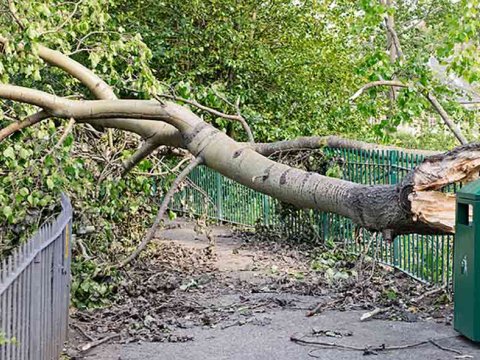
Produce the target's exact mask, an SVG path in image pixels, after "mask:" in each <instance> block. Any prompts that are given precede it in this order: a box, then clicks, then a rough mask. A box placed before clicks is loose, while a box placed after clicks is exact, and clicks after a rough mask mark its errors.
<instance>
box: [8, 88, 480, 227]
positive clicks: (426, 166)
mask: <svg viewBox="0 0 480 360" xmlns="http://www.w3.org/2000/svg"><path fill="white" fill-rule="evenodd" d="M0 97H1V98H5V99H10V100H14V101H22V102H25V103H29V104H32V105H36V106H39V107H41V108H42V109H43V110H44V111H46V112H47V113H48V114H50V115H52V116H56V117H59V118H65V119H70V118H74V119H76V120H77V121H78V122H86V123H90V124H93V125H100V126H102V127H113V128H118V129H122V130H126V131H131V132H136V133H138V134H140V135H142V136H143V135H144V134H145V131H146V130H145V129H149V128H155V126H156V124H161V122H164V123H167V124H169V125H170V127H171V128H175V129H176V130H175V131H176V132H178V133H179V134H180V135H181V143H182V146H183V147H184V148H186V149H187V150H188V151H189V152H190V153H191V154H192V155H194V156H195V157H198V158H200V159H202V161H203V162H204V163H205V164H206V165H207V166H208V167H210V168H212V169H214V170H216V171H218V172H220V173H221V174H223V175H225V176H227V177H229V178H231V179H232V180H235V181H237V182H239V183H241V184H243V185H245V186H247V187H249V188H252V189H254V190H257V191H260V192H262V193H265V194H268V195H270V196H272V197H274V198H277V199H279V200H281V201H284V202H287V203H290V204H292V205H295V206H297V207H299V208H311V209H318V210H321V211H326V212H332V213H335V214H339V215H342V216H346V217H348V218H351V219H352V220H353V221H354V222H355V223H356V224H358V225H359V226H362V227H365V228H367V229H369V230H372V231H383V230H388V231H389V233H391V234H392V235H396V234H403V233H421V234H440V233H452V232H453V231H454V229H453V219H454V213H453V211H447V212H445V213H442V212H441V211H439V210H443V209H445V208H448V209H451V200H452V198H451V197H448V196H446V195H442V194H441V193H440V192H438V190H440V189H441V188H442V187H443V186H445V185H447V184H449V183H452V182H459V181H469V180H471V179H472V178H473V177H475V176H476V175H477V174H478V171H479V168H480V152H479V151H480V147H479V146H478V145H469V146H464V147H460V148H458V149H456V150H454V151H452V152H449V153H446V154H440V155H434V156H431V157H429V158H427V160H425V161H424V163H422V164H421V165H420V166H418V167H417V168H416V169H414V170H412V171H411V172H410V174H409V175H408V176H407V177H406V178H405V179H404V180H403V181H402V182H401V183H400V184H397V185H375V186H368V185H360V184H355V183H352V182H348V181H344V180H340V179H335V178H330V177H326V176H322V175H319V174H316V173H311V172H306V171H303V170H299V169H295V168H292V167H290V166H287V165H284V164H280V163H277V162H275V161H273V160H271V159H268V158H267V157H265V156H264V155H262V154H260V153H259V152H258V151H257V150H259V149H263V150H261V151H262V152H264V153H268V152H269V151H268V145H266V144H263V145H261V146H258V148H257V149H256V145H255V144H245V143H238V142H236V141H234V140H233V139H231V138H230V137H228V136H227V135H225V134H224V133H222V132H220V131H219V130H217V129H216V128H214V127H213V126H211V125H209V124H207V123H205V122H204V121H203V120H201V119H200V118H199V117H198V116H196V115H195V114H194V113H192V112H191V111H190V110H188V109H187V108H185V107H182V106H179V105H176V104H174V103H169V102H165V103H160V102H156V101H142V100H102V101H74V100H67V99H62V98H58V97H55V96H53V95H49V94H46V93H43V92H40V91H37V90H32V89H25V88H20V87H16V86H10V85H0ZM307 139H308V138H307ZM178 140H180V139H178ZM305 141H307V140H305ZM320 145H321V144H319V146H320ZM272 147H273V148H275V147H277V148H278V144H273V145H272ZM432 199H433V201H432ZM439 214H440V216H439Z"/></svg>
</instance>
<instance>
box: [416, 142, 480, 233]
mask: <svg viewBox="0 0 480 360" xmlns="http://www.w3.org/2000/svg"><path fill="white" fill-rule="evenodd" d="M479 172H480V146H479V145H478V144H473V145H468V146H466V147H462V148H457V149H456V150H453V151H451V152H449V153H446V154H442V155H435V156H432V157H430V158H427V159H425V161H424V162H423V163H422V164H420V165H419V166H418V167H417V168H416V169H415V170H414V176H413V191H412V193H411V194H410V195H409V197H408V198H409V200H410V202H411V211H412V213H413V216H414V220H415V221H421V222H423V223H427V224H431V225H432V226H434V227H437V228H439V229H442V230H444V231H445V232H447V233H452V234H453V233H455V194H445V193H442V192H440V191H435V190H441V189H442V188H443V187H445V186H447V185H449V184H453V183H468V182H471V181H473V180H476V179H478V178H479Z"/></svg>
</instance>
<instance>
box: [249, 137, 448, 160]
mask: <svg viewBox="0 0 480 360" xmlns="http://www.w3.org/2000/svg"><path fill="white" fill-rule="evenodd" d="M326 146H328V147H331V148H336V149H352V150H366V151H369V150H396V151H402V152H404V153H406V154H413V155H421V156H430V155H435V154H438V153H440V152H439V151H432V150H416V149H404V148H400V147H396V146H383V145H378V144H370V143H366V142H363V141H357V140H350V139H344V138H341V137H339V136H334V135H331V136H309V137H299V138H296V139H293V140H284V141H277V142H273V143H256V144H254V145H252V148H253V149H255V151H257V152H258V153H260V154H262V155H264V156H270V155H272V154H274V153H277V152H285V151H291V150H302V149H303V150H305V149H307V150H314V149H320V148H322V147H326Z"/></svg>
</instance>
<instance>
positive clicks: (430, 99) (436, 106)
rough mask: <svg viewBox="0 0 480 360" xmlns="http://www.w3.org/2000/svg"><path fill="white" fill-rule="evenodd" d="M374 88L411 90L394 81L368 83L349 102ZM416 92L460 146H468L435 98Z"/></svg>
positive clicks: (429, 93)
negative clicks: (423, 98) (436, 114)
mask: <svg viewBox="0 0 480 360" xmlns="http://www.w3.org/2000/svg"><path fill="white" fill-rule="evenodd" d="M376 86H390V87H401V88H411V87H410V86H409V85H406V84H404V83H402V82H400V81H394V80H390V81H389V80H383V81H373V82H371V83H368V84H366V85H364V86H362V87H361V88H360V89H359V90H358V91H357V92H356V93H355V94H353V95H352V97H350V101H354V100H356V99H357V98H358V97H359V96H360V95H362V94H363V93H364V92H365V90H367V89H370V88H373V87H376ZM416 91H417V92H420V93H421V94H422V95H423V96H424V97H425V98H426V99H427V100H428V102H429V103H430V104H431V105H432V107H433V109H434V110H435V111H436V112H437V113H438V114H439V115H440V117H441V118H442V120H443V122H444V123H445V125H447V127H448V128H449V129H450V131H452V132H453V134H454V135H455V137H456V138H457V140H458V141H459V142H460V144H462V145H466V144H468V141H467V139H466V138H465V136H463V134H462V132H461V131H460V129H459V128H458V127H457V125H456V124H455V123H454V122H453V120H452V119H451V118H450V116H449V115H448V113H447V112H446V111H445V109H444V108H443V106H442V105H441V104H440V103H439V102H438V100H437V98H436V97H435V96H434V95H433V94H432V93H431V92H423V91H418V90H416Z"/></svg>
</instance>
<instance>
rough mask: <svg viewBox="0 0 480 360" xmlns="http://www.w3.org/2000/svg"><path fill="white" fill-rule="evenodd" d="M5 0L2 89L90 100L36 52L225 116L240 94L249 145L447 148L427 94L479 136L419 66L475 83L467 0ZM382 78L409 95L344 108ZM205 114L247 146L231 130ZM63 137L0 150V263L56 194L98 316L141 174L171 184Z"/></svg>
mask: <svg viewBox="0 0 480 360" xmlns="http://www.w3.org/2000/svg"><path fill="white" fill-rule="evenodd" d="M13 3H14V5H13V6H14V8H13V9H12V8H9V6H10V7H11V4H9V2H7V1H2V2H1V5H2V12H1V13H0V29H1V30H0V35H1V36H5V37H7V36H8V37H9V42H8V43H7V44H6V45H4V46H2V47H1V49H0V81H1V82H2V83H15V84H17V85H23V86H31V87H35V88H37V89H42V90H46V91H48V92H51V93H55V94H57V95H59V96H74V97H77V98H85V99H90V98H91V94H89V92H88V91H87V90H85V89H84V88H83V87H82V86H81V85H80V84H79V82H78V81H77V80H74V79H72V78H71V77H70V76H68V75H67V74H65V73H64V72H62V71H60V70H58V69H55V68H54V67H50V66H46V64H45V62H44V61H42V60H41V59H39V57H38V56H37V51H38V46H39V44H43V45H45V46H49V47H51V48H54V49H58V50H61V51H63V52H65V53H67V54H71V56H72V58H74V59H75V60H77V61H79V62H80V63H83V64H85V65H88V66H89V67H90V68H92V69H93V70H94V71H95V72H96V73H98V74H100V75H101V76H102V77H103V78H104V79H106V81H107V83H109V84H110V85H112V86H115V88H116V89H118V92H119V93H118V95H119V96H122V97H127V98H128V97H131V98H133V97H135V98H147V97H150V95H151V94H153V93H162V92H173V93H174V94H175V95H177V96H180V97H184V98H190V99H195V100H197V101H198V102H201V103H202V104H205V105H207V106H209V107H212V108H216V109H220V110H223V111H225V112H232V110H234V109H232V107H231V106H230V105H228V104H227V103H226V102H225V101H224V100H222V98H224V97H225V98H226V99H227V100H228V101H230V102H232V103H235V102H236V101H237V99H238V100H239V105H240V109H241V111H242V114H243V116H245V118H246V119H247V121H248V123H249V124H250V125H251V127H252V130H253V131H254V133H255V136H256V139H257V140H258V141H271V140H279V139H288V138H293V137H295V136H299V135H324V134H332V133H335V134H342V135H346V136H348V137H352V138H357V139H362V140H365V139H366V140H371V141H376V142H380V143H387V142H388V143H395V144H398V145H403V146H407V147H421V148H431V149H446V148H451V147H452V145H453V144H454V143H455V139H454V138H453V136H451V134H450V133H449V132H448V131H447V130H446V129H445V127H444V126H443V125H442V124H441V122H440V121H438V119H437V118H438V116H437V114H436V113H435V112H433V111H432V110H431V107H430V105H429V103H428V102H427V101H426V100H425V99H424V98H423V97H421V96H419V95H418V92H419V91H425V89H427V90H429V91H433V92H434V93H435V94H436V95H437V97H438V98H439V99H440V100H441V102H442V104H444V106H445V108H446V110H447V111H448V112H449V114H450V116H451V117H452V118H453V119H455V121H456V122H457V124H459V125H460V127H461V128H462V130H463V131H464V132H465V134H466V135H467V137H469V138H470V139H474V138H475V136H476V135H477V132H478V124H477V123H476V122H475V121H474V120H475V113H474V112H471V111H467V110H465V109H464V108H463V107H462V106H460V105H459V104H458V103H457V101H456V100H457V98H458V97H459V96H465V94H461V92H460V91H458V89H452V88H449V87H447V86H446V85H445V84H444V83H442V82H441V81H440V80H439V79H438V77H436V76H435V75H434V73H433V72H432V71H431V69H430V68H429V67H428V66H427V62H428V60H429V59H430V58H431V57H436V58H437V59H438V60H439V61H440V62H441V63H444V64H446V65H447V68H448V71H450V72H451V73H452V74H454V75H457V76H462V77H464V79H465V80H466V81H467V82H469V83H472V84H474V85H475V84H476V82H477V81H478V76H479V70H478V69H479V64H478V58H477V57H476V55H475V49H476V47H475V46H478V40H477V38H476V37H475V36H476V35H478V26H479V25H478V6H479V4H478V1H476V0H475V1H472V0H469V1H467V0H465V1H449V0H428V1H418V2H415V6H411V4H410V3H411V2H409V1H398V2H397V4H396V6H395V7H391V8H388V7H386V6H384V5H381V4H380V3H379V2H378V1H374V0H371V1H368V0H366V1H361V2H358V3H352V2H351V1H336V2H331V1H318V0H317V1H302V2H290V1H281V2H275V1H273V2H271V1H265V2H261V3H259V2H258V1H241V2H238V1H234V0H221V1H220V0H211V1H189V2H185V1H182V0H172V1H168V2H161V1H160V2H159V1H150V0H144V1H136V2H131V1H128V2H127V1H123V0H110V1H98V0H84V1H81V2H79V3H72V2H64V1H57V0H49V1H40V2H35V1H30V0H21V1H15V2H13ZM465 9H468V11H465ZM4 10H5V11H4ZM13 14H16V15H13ZM385 14H392V15H394V16H395V18H396V27H397V30H398V33H399V34H400V35H399V36H400V38H401V43H402V45H403V52H404V54H405V56H404V57H403V59H402V60H400V61H396V62H391V61H390V59H389V56H388V53H387V52H386V51H385V43H386V31H385V28H384V26H383V25H382V24H383V17H384V16H385ZM59 24H60V25H59ZM460 47H463V51H459V48H460ZM394 78H397V79H400V80H402V81H405V82H408V83H409V84H410V85H411V89H401V90H398V92H397V100H396V102H395V103H394V104H392V102H391V99H390V97H389V91H388V89H383V88H372V89H370V90H369V91H368V92H367V93H366V94H365V95H364V96H363V97H361V98H360V99H358V100H357V101H356V103H355V104H352V103H350V102H349V101H348V99H349V97H350V96H351V95H352V94H353V93H354V92H355V91H356V90H357V88H358V87H360V86H362V85H363V84H365V83H367V82H370V81H374V80H382V79H394ZM0 105H1V108H0V110H1V113H0V126H1V127H2V128H3V127H5V126H7V125H8V124H11V123H12V122H14V121H18V120H19V119H22V118H24V117H25V116H26V115H27V114H30V113H32V112H33V109H32V108H31V107H30V106H24V105H18V104H14V103H12V102H10V101H2V102H1V104H0ZM205 118H206V119H208V120H209V121H210V122H212V123H213V124H215V126H217V127H218V128H220V129H222V130H223V131H225V132H227V133H228V134H230V135H232V136H233V137H234V138H236V139H239V140H245V139H246V138H245V136H244V134H243V133H242V130H241V128H240V126H239V125H238V124H235V123H231V122H227V121H226V120H225V119H221V118H216V117H213V116H211V115H205ZM405 128H406V129H407V130H402V129H405ZM67 129H68V126H67V124H66V123H65V124H61V123H60V121H58V120H51V121H48V122H45V123H42V124H38V125H37V126H36V127H34V128H27V129H24V130H23V131H22V132H20V133H17V134H15V135H13V136H12V137H10V138H9V139H8V140H6V141H3V142H2V143H1V144H0V153H1V154H2V156H1V157H0V172H1V178H0V181H1V184H2V186H1V187H0V256H2V255H5V254H8V253H9V252H10V251H11V249H12V248H13V247H15V246H16V245H18V244H19V243H21V242H22V241H25V239H27V238H28V236H29V234H31V233H32V232H33V231H34V230H35V229H36V228H38V226H39V225H40V224H42V223H43V222H45V221H48V220H49V219H50V218H51V217H52V216H54V214H55V213H56V211H58V209H57V208H56V206H57V204H58V198H59V194H60V193H61V192H63V191H67V193H68V195H69V196H70V197H71V198H72V203H73V204H74V207H75V223H74V233H75V235H76V239H75V240H76V246H75V251H74V256H75V262H74V265H73V271H74V284H73V295H74V296H73V299H74V300H73V301H74V304H75V305H76V306H78V307H91V306H98V305H102V304H104V303H105V299H107V298H108V297H109V295H111V294H112V292H113V291H114V290H115V284H116V281H115V277H116V276H117V272H116V270H115V269H113V268H111V267H110V265H111V264H112V263H113V262H114V261H115V260H118V259H119V258H120V257H123V256H124V255H125V254H127V253H129V252H130V251H131V250H132V248H133V247H134V245H135V244H136V243H138V242H139V240H140V239H141V237H142V236H143V234H144V232H145V229H146V228H147V227H148V226H149V225H150V224H151V222H152V218H153V216H154V214H155V213H156V210H157V207H158V202H159V199H160V198H161V194H162V193H163V189H161V188H158V184H159V181H158V179H157V178H156V177H155V176H151V175H150V174H149V173H151V174H155V173H158V172H161V173H165V175H163V176H167V177H168V176H171V175H169V174H170V173H169V172H168V171H167V170H166V169H167V166H166V165H165V164H166V163H167V164H170V161H171V159H166V158H165V159H164V158H162V155H158V154H156V155H155V156H152V157H150V158H149V159H147V160H144V161H142V162H141V163H140V164H139V166H138V167H137V168H136V169H135V170H134V171H133V172H132V173H131V174H130V175H128V176H126V177H124V178H121V177H120V172H121V169H120V164H121V161H122V160H124V159H126V158H127V157H128V156H130V155H131V154H132V153H133V152H134V150H135V148H136V142H135V141H136V140H137V139H136V138H134V137H133V136H131V135H124V134H121V133H119V132H113V136H111V134H112V133H107V132H103V133H99V132H97V131H96V130H95V129H93V128H91V127H88V126H86V125H81V127H76V128H75V129H74V130H73V131H72V132H70V133H65V134H64V131H66V130H67ZM85 130H86V131H85ZM63 135H65V137H64V139H63V141H62V142H59V140H60V139H61V138H62V137H63ZM109 136H111V139H110V141H109ZM162 159H163V160H164V161H163V162H162V161H160V160H162ZM307 160H308V161H310V162H309V163H308V164H309V165H308V166H307V167H308V170H311V171H316V172H321V173H327V175H329V176H333V177H339V174H338V172H339V171H341V169H340V168H339V167H336V166H335V164H334V163H332V162H331V161H330V160H328V161H327V162H326V163H327V164H329V165H328V166H325V162H323V163H322V164H320V165H319V163H318V162H317V161H318V159H317V158H312V159H307ZM308 161H307V162H308ZM167 183H168V181H167Z"/></svg>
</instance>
